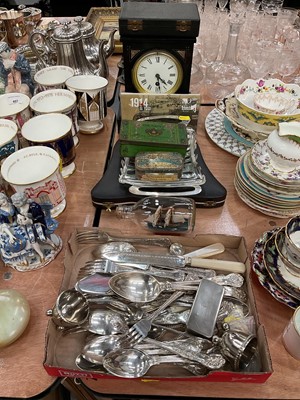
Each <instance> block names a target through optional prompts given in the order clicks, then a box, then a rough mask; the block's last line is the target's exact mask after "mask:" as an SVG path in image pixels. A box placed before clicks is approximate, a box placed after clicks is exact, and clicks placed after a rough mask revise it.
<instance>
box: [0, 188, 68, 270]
mask: <svg viewBox="0 0 300 400" xmlns="http://www.w3.org/2000/svg"><path fill="white" fill-rule="evenodd" d="M43 208H44V206H43V205H40V204H38V203H36V202H34V201H32V200H31V199H28V197H27V196H26V195H25V194H24V193H15V194H13V195H12V196H11V198H10V199H9V198H8V197H7V196H6V195H5V194H4V193H0V255H1V258H2V260H3V262H4V263H5V265H8V266H10V267H12V268H14V269H17V270H18V271H30V270H33V269H38V268H41V267H44V266H45V265H47V264H48V263H49V262H50V261H52V260H53V259H54V258H55V257H56V255H57V254H58V253H59V252H60V250H61V248H62V240H61V238H60V237H59V236H57V235H56V234H54V231H55V229H56V228H57V227H58V223H57V221H56V220H55V219H53V218H52V217H51V215H50V209H51V206H49V207H48V205H46V206H45V211H44V210H43Z"/></svg>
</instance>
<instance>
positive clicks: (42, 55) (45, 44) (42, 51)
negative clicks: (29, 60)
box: [29, 29, 55, 67]
mask: <svg viewBox="0 0 300 400" xmlns="http://www.w3.org/2000/svg"><path fill="white" fill-rule="evenodd" d="M41 38H42V43H41V44H38V43H39V42H40V40H41ZM29 46H30V48H31V50H32V52H33V53H34V55H35V56H36V57H37V58H38V60H39V61H40V62H41V63H42V65H43V67H48V66H49V65H50V62H49V60H50V57H51V53H52V55H53V54H54V53H55V49H53V46H52V44H51V41H50V39H49V36H48V34H47V33H46V32H45V31H43V30H42V29H35V30H33V31H32V33H31V34H30V36H29Z"/></svg>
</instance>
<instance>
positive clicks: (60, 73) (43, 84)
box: [34, 65, 74, 93]
mask: <svg viewBox="0 0 300 400" xmlns="http://www.w3.org/2000/svg"><path fill="white" fill-rule="evenodd" d="M73 75H74V69H73V68H71V67H68V66H67V65H53V66H51V67H45V68H42V69H40V70H39V71H37V72H36V73H35V75H34V81H35V82H36V84H37V89H36V93H38V92H42V91H44V90H49V89H65V82H66V80H67V79H68V78H71V76H73Z"/></svg>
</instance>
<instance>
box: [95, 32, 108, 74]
mask: <svg viewBox="0 0 300 400" xmlns="http://www.w3.org/2000/svg"><path fill="white" fill-rule="evenodd" d="M106 43H107V40H100V42H99V49H98V57H99V67H98V68H97V69H96V71H95V75H99V76H102V77H103V78H107V77H108V75H109V71H108V64H107V60H106V56H105V51H104V46H105V45H106Z"/></svg>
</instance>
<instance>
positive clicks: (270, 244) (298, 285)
mask: <svg viewBox="0 0 300 400" xmlns="http://www.w3.org/2000/svg"><path fill="white" fill-rule="evenodd" d="M275 237H276V235H275V234H274V235H272V236H271V237H270V238H269V240H267V241H266V243H265V247H264V255H263V260H264V264H265V267H266V269H267V271H268V273H269V275H270V277H271V278H272V279H273V281H274V283H275V284H276V285H277V286H279V287H280V288H281V289H282V290H283V291H284V292H285V293H286V294H288V295H290V296H292V297H293V298H295V299H297V300H299V301H300V277H298V276H295V275H292V274H291V273H290V272H289V271H287V269H286V267H285V265H284V263H283V261H282V260H281V259H280V257H279V254H278V250H277V248H276V244H275Z"/></svg>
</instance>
